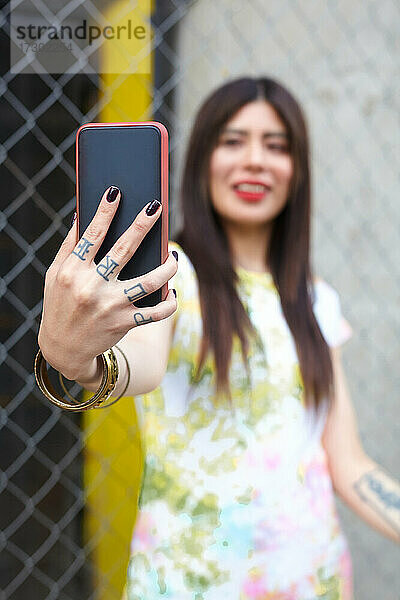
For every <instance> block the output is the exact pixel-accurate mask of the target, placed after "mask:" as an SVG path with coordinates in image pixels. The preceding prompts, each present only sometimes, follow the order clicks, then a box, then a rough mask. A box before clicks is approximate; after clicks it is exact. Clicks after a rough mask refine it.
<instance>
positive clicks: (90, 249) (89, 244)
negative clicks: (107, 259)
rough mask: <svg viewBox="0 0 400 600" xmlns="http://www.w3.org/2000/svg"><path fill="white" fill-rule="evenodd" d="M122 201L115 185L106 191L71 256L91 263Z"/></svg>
mask: <svg viewBox="0 0 400 600" xmlns="http://www.w3.org/2000/svg"><path fill="white" fill-rule="evenodd" d="M120 199H121V191H120V189H119V188H117V187H116V186H115V185H112V186H110V187H109V188H107V189H106V191H105V192H104V194H103V195H102V197H101V200H100V203H99V206H98V207H97V210H96V213H95V215H94V217H93V219H92V220H91V221H90V223H89V225H88V226H87V227H86V229H85V231H84V232H83V235H82V237H81V238H80V240H79V241H78V243H77V244H76V246H75V248H74V249H73V250H72V253H71V255H75V256H76V257H78V258H79V259H80V260H82V261H89V262H90V261H91V260H93V259H94V257H95V256H96V254H97V251H98V249H99V248H100V246H101V244H102V243H103V240H104V238H105V237H106V234H107V231H108V228H109V227H110V224H111V221H112V220H113V218H114V215H115V213H116V212H117V208H118V204H119V201H120Z"/></svg>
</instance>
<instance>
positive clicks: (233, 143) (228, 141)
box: [221, 138, 241, 146]
mask: <svg viewBox="0 0 400 600" xmlns="http://www.w3.org/2000/svg"><path fill="white" fill-rule="evenodd" d="M240 143H241V141H240V140H235V139H233V138H230V139H225V140H222V141H221V144H223V145H226V146H237V145H239V144H240Z"/></svg>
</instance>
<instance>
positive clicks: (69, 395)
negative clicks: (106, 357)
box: [58, 344, 131, 408]
mask: <svg viewBox="0 0 400 600" xmlns="http://www.w3.org/2000/svg"><path fill="white" fill-rule="evenodd" d="M113 348H118V350H119V351H120V352H121V354H122V356H123V357H124V359H125V364H126V372H127V375H128V376H127V380H126V384H125V387H124V389H123V390H122V392H121V393H120V395H119V396H118V398H115V400H112V401H111V402H108V404H104V402H105V401H106V400H104V402H102V404H101V405H98V406H93V407H92V408H108V407H109V406H112V405H113V404H115V403H116V402H118V400H120V399H121V398H122V396H123V395H124V394H125V392H126V390H127V389H128V385H129V382H130V380H131V369H130V367H129V363H128V359H127V358H126V355H125V352H122V350H121V348H120V347H119V346H117V344H115V345H114V346H113ZM58 379H59V382H60V385H61V387H62V389H63V390H64V392H65V394H66V395H67V396H68V398H70V399H71V400H73V401H74V402H76V400H75V398H74V397H73V396H71V394H70V393H69V391H68V390H67V388H66V387H65V384H64V380H63V375H62V373H60V372H58Z"/></svg>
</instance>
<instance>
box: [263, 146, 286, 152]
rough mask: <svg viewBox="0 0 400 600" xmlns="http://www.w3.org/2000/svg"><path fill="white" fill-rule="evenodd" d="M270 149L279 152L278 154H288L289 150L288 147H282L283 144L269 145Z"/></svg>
mask: <svg viewBox="0 0 400 600" xmlns="http://www.w3.org/2000/svg"><path fill="white" fill-rule="evenodd" d="M268 148H270V149H271V150H277V151H278V152H288V151H289V148H288V147H287V146H282V145H281V144H269V145H268Z"/></svg>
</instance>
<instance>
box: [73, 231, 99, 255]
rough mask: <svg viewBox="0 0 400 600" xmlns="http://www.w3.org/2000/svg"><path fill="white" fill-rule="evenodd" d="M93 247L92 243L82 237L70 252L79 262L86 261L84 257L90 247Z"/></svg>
mask: <svg viewBox="0 0 400 600" xmlns="http://www.w3.org/2000/svg"><path fill="white" fill-rule="evenodd" d="M93 245H94V244H93V243H92V242H89V240H88V239H86V238H84V237H83V238H81V239H80V241H79V242H78V244H77V246H76V247H75V248H74V250H73V251H72V254H75V256H77V257H78V258H80V259H81V260H86V257H85V255H86V254H87V253H88V252H89V248H90V246H93Z"/></svg>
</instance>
